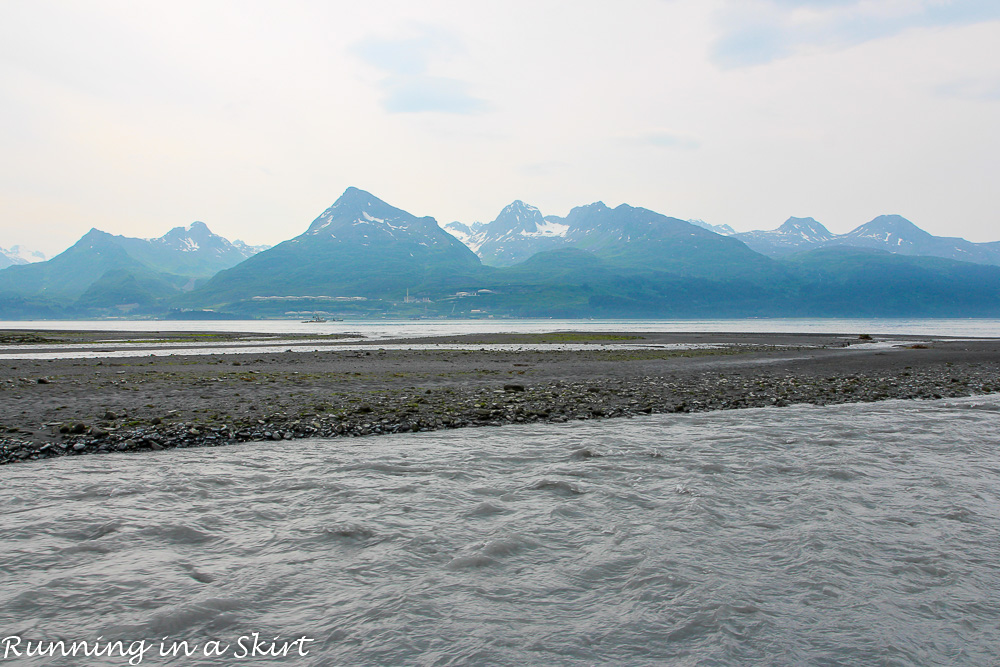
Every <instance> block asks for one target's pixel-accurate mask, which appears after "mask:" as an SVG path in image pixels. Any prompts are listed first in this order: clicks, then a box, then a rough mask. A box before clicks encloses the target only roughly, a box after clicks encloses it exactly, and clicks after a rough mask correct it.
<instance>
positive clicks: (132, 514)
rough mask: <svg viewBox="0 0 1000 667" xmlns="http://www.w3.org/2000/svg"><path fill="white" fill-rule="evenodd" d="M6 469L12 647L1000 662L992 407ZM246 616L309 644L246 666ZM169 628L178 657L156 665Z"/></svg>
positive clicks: (645, 423)
mask: <svg viewBox="0 0 1000 667" xmlns="http://www.w3.org/2000/svg"><path fill="white" fill-rule="evenodd" d="M0 483H2V488H3V494H2V498H0V530H2V536H3V539H2V542H0V638H4V637H7V638H8V639H7V640H5V641H7V643H8V647H10V646H13V642H14V640H13V639H10V638H11V637H18V638H20V639H21V641H22V644H21V645H20V646H21V648H22V649H23V647H24V643H23V642H25V641H27V640H28V639H31V640H39V639H44V640H55V639H63V640H66V641H67V642H68V641H71V640H76V641H80V640H87V641H95V640H97V638H98V637H100V638H102V641H103V642H105V643H107V642H108V641H111V640H123V641H125V640H128V641H137V640H146V641H147V642H148V645H149V646H150V647H153V648H150V649H149V651H148V652H147V653H144V654H143V655H142V656H141V657H142V658H143V659H142V663H141V664H176V665H200V664H213V665H221V664H275V663H278V662H280V663H282V664H303V665H592V664H610V665H653V664H656V665H663V664H670V665H693V664H699V665H700V664H709V665H748V664H768V665H770V664H813V665H816V664H820V665H822V664H827V665H834V664H836V665H844V664H847V665H931V664H952V665H986V664H996V663H997V661H998V659H1000V604H998V602H997V591H1000V568H998V565H997V564H998V563H1000V396H988V397H985V398H984V397H979V398H970V399H961V400H950V401H937V402H916V401H910V402H904V401H892V402H886V403H879V404H866V405H841V406H835V407H823V408H818V407H808V406H794V407H790V408H781V409H757V410H744V411H731V412H716V413H703V414H690V415H676V416H674V415H671V416H653V417H643V418H637V419H631V420H612V421H603V422H578V423H571V424H563V425H537V426H524V427H520V426H518V427H503V428H483V429H466V430H461V431H451V432H434V433H421V434H407V435H398V436H386V437H378V438H359V439H353V440H317V441H296V442H289V443H277V444H263V443H256V444H246V445H240V446H233V447H227V448H220V449H195V450H187V451H185V450H175V451H164V452H158V453H151V454H143V455H122V454H108V455H103V456H87V457H67V458H62V459H56V460H45V461H38V462H31V463H23V464H15V465H10V466H6V467H4V468H2V469H0ZM253 632H259V633H260V638H261V639H262V640H263V639H266V640H267V642H273V641H274V640H275V638H278V644H279V646H281V645H283V642H288V641H292V640H298V639H299V638H302V637H306V638H307V639H308V640H311V641H302V642H301V643H299V644H297V645H294V648H293V649H292V651H291V656H290V657H287V658H284V659H276V658H267V659H265V658H258V659H256V660H240V659H239V657H240V656H241V655H246V653H247V652H249V650H250V649H251V648H252V646H253V643H252V639H241V638H246V637H252V635H251V633H253ZM165 637H166V638H167V639H164V638H165ZM181 640H185V641H187V642H188V646H189V647H190V648H193V649H195V653H194V654H193V655H192V656H190V657H186V658H184V657H177V658H165V657H160V656H159V655H158V654H157V651H158V650H160V648H161V646H162V647H167V648H169V647H174V648H177V647H178V646H180V645H179V644H177V643H176V642H180V641H181ZM210 640H218V641H221V642H222V643H221V644H220V645H218V646H217V647H216V646H215V645H208V644H206V643H207V642H208V641H210ZM227 644H228V648H225V647H226V645H227ZM127 646H128V645H125V644H123V645H122V648H123V649H124V648H127ZM258 646H259V648H264V647H265V645H264V644H259V645H258ZM267 646H270V644H268V645H267ZM207 647H208V648H218V650H219V651H220V652H225V653H224V655H222V656H221V657H207V658H206V657H204V655H203V652H204V650H205V648H207ZM302 647H304V648H305V649H306V652H307V653H308V655H307V656H305V657H300V656H299V653H298V652H297V651H298V649H300V648H302ZM2 648H3V646H2V645H0V649H2ZM15 648H16V647H15ZM271 650H273V647H272V648H271ZM241 651H242V652H243V653H242V654H241V653H240V652H241ZM0 658H2V656H0ZM7 662H10V663H11V664H88V665H90V664H116V665H122V664H128V659H127V657H124V658H123V657H120V655H119V654H116V655H115V656H112V657H107V656H105V657H101V658H93V657H92V658H87V659H81V658H79V657H78V658H76V659H75V660H74V659H72V658H66V659H55V660H52V659H48V658H46V659H34V660H28V659H26V658H25V657H21V658H19V659H16V658H14V657H10V656H8V658H7ZM0 664H6V663H4V661H3V660H2V659H0Z"/></svg>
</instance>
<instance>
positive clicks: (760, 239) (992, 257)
mask: <svg viewBox="0 0 1000 667" xmlns="http://www.w3.org/2000/svg"><path fill="white" fill-rule="evenodd" d="M731 236H732V237H733V238H737V239H739V240H740V241H743V242H744V243H746V244H747V245H748V246H749V247H750V248H752V249H753V250H756V251H757V252H759V253H762V254H765V255H768V256H770V257H784V256H787V255H790V254H793V253H796V252H801V251H802V250H813V249H816V248H826V247H830V246H851V247H854V248H870V249H873V250H884V251H886V252H891V253H893V254H896V255H911V256H917V257H943V258H945V259H955V260H959V261H962V262H974V263H976V264H992V265H994V266H1000V242H996V241H994V242H992V243H972V242H971V241H966V240H965V239H961V238H953V237H948V236H934V235H932V234H929V233H927V232H925V231H924V230H922V229H920V228H919V227H917V226H916V225H915V224H913V223H912V222H910V221H909V220H907V219H906V218H904V217H902V216H900V215H880V216H878V217H877V218H875V219H874V220H871V221H870V222H866V223H865V224H863V225H861V226H859V227H857V228H855V229H853V230H852V231H850V232H848V233H846V234H833V233H831V232H830V230H828V229H827V228H826V227H824V226H823V225H822V224H820V223H819V222H816V220H814V219H813V218H789V219H788V220H786V221H785V222H784V223H783V224H782V225H781V226H780V227H778V228H777V229H775V230H772V231H754V232H742V233H733V234H731Z"/></svg>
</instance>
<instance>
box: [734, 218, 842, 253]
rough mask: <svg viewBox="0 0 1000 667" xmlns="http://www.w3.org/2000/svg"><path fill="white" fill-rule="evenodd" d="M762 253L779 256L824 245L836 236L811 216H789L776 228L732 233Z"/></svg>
mask: <svg viewBox="0 0 1000 667" xmlns="http://www.w3.org/2000/svg"><path fill="white" fill-rule="evenodd" d="M733 236H734V237H735V238H737V239H739V240H740V241H743V242H744V243H746V244H747V245H748V246H750V248H752V249H753V250H756V251H757V252H759V253H761V254H763V255H769V256H771V257H781V256H783V255H790V254H792V253H795V252H800V251H802V250H811V249H812V248H817V247H820V246H823V245H826V244H827V243H829V242H830V241H832V240H833V239H834V238H836V236H835V235H834V234H832V233H831V232H830V230H829V229H827V228H826V227H824V226H823V225H822V224H820V223H819V222H817V221H816V220H815V219H813V218H794V217H792V218H789V219H788V220H785V222H784V223H782V225H781V226H780V227H778V228H777V229H773V230H771V231H753V232H741V233H738V234H733Z"/></svg>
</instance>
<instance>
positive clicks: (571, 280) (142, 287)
mask: <svg viewBox="0 0 1000 667" xmlns="http://www.w3.org/2000/svg"><path fill="white" fill-rule="evenodd" d="M304 227H305V230H304V231H303V232H302V233H300V234H299V235H297V236H295V237H293V238H291V239H289V240H287V241H284V242H282V243H279V244H278V245H276V246H274V247H273V248H267V249H262V250H260V251H259V252H255V251H256V250H257V249H255V248H249V247H247V246H245V245H237V244H236V243H230V242H229V241H226V240H225V239H222V238H221V237H219V236H216V235H214V234H212V233H211V232H210V231H209V230H208V228H207V227H205V226H204V225H203V224H202V223H194V224H193V225H191V226H189V227H181V228H175V229H173V230H171V231H170V232H168V233H167V234H165V235H164V236H163V237H160V238H159V239H133V238H128V237H122V236H112V235H110V234H106V233H104V232H100V231H98V230H96V229H95V230H91V231H90V232H88V233H87V234H86V235H85V236H84V237H83V238H82V239H81V240H80V241H79V242H77V243H76V244H75V245H74V246H73V247H71V248H70V249H68V250H67V251H66V252H64V253H61V254H60V255H58V256H56V257H54V258H53V259H51V260H48V261H46V262H39V263H36V264H31V265H23V266H12V267H9V268H7V269H3V270H0V317H7V318H11V317H27V316H34V317H39V316H54V315H53V313H56V314H61V316H99V315H108V314H120V313H121V312H132V313H133V314H136V313H145V314H147V315H157V314H159V315H161V316H162V315H165V314H168V313H171V314H172V315H171V316H177V317H216V316H219V317H222V316H229V317H253V316H289V315H292V316H296V315H300V314H302V313H313V312H327V313H334V314H337V315H343V316H352V317H367V316H378V317H384V316H396V317H425V316H426V317H485V316H515V317H531V316H535V317H675V318H676V317H748V316H814V317H815V316H841V317H843V316H886V317H891V316H991V317H995V316H998V315H1000V267H997V266H990V265H988V264H989V263H990V262H989V261H987V260H989V259H990V258H991V255H990V254H989V252H990V251H991V249H992V248H994V247H995V246H997V245H998V244H971V243H969V242H967V241H963V240H962V239H941V238H938V237H933V236H931V235H930V234H927V233H926V232H923V231H922V230H920V229H919V228H917V227H916V226H914V225H912V223H909V222H908V221H906V220H904V219H902V218H899V217H898V216H882V217H880V218H876V219H875V220H873V221H872V222H871V223H867V224H866V225H862V226H861V227H859V228H858V229H856V230H854V231H853V232H851V233H850V234H845V235H835V234H831V233H830V232H829V230H827V229H826V228H825V227H823V225H821V224H820V223H818V222H816V221H815V220H813V219H811V218H791V219H789V220H788V221H786V222H785V223H784V224H783V225H782V226H781V227H779V228H778V229H777V230H774V231H772V232H747V233H743V234H740V233H725V234H720V233H718V231H724V232H731V231H732V230H731V228H727V227H724V226H723V227H713V226H711V225H707V223H703V222H702V221H685V220H680V219H678V218H672V217H669V216H665V215H662V214H660V213H657V212H655V211H651V210H649V209H645V208H640V207H633V206H630V205H627V204H622V205H619V206H616V207H614V208H612V207H609V206H606V205H605V204H603V203H602V202H595V203H593V204H588V205H584V206H579V207H576V208H574V209H572V210H571V211H570V212H569V213H568V214H567V215H566V216H565V217H558V216H543V215H542V213H541V212H540V211H539V210H538V209H537V208H535V207H533V206H530V205H528V204H526V203H524V202H522V201H515V202H513V203H511V204H510V205H508V206H506V207H504V209H503V210H502V211H500V213H499V215H497V217H496V218H495V219H494V220H493V221H492V222H489V223H474V224H472V225H463V224H461V223H457V222H453V223H449V224H448V225H447V226H446V227H445V228H442V227H440V226H439V225H438V223H437V222H436V221H435V219H434V218H431V217H418V216H415V215H413V214H411V213H408V212H407V211H404V210H402V209H399V208H396V207H394V206H392V205H390V204H388V203H386V202H384V201H382V200H380V199H378V198H377V197H375V196H374V195H372V194H371V193H368V192H365V191H363V190H359V189H357V188H353V187H352V188H348V189H347V190H346V191H345V192H344V193H343V195H341V197H340V198H339V199H337V201H336V202H335V203H334V204H333V205H332V206H330V207H329V208H328V209H326V210H325V211H323V212H322V213H321V214H320V215H319V216H318V217H317V218H316V219H314V220H313V221H312V222H311V223H310V224H308V225H307V226H306V225H304ZM959 241H961V242H962V243H958V242H959ZM963 244H964V245H963ZM885 248H891V249H894V250H896V251H897V252H895V253H890V252H887V251H886V250H885ZM934 252H937V253H944V252H959V253H964V254H960V255H959V256H958V257H959V258H958V259H956V258H955V257H936V256H923V255H922V254H921V253H926V254H931V253H934ZM970 259H976V260H978V261H979V263H974V262H972V261H967V260H970Z"/></svg>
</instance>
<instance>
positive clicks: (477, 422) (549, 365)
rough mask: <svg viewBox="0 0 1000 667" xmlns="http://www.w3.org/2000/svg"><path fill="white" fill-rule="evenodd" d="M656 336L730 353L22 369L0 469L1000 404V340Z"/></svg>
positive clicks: (230, 359)
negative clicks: (406, 438)
mask: <svg viewBox="0 0 1000 667" xmlns="http://www.w3.org/2000/svg"><path fill="white" fill-rule="evenodd" d="M656 336H657V335H647V334H644V335H643V339H644V340H645V342H649V343H650V344H654V343H660V344H670V345H674V344H677V341H678V340H681V339H686V340H688V341H690V342H691V343H693V344H697V345H717V346H718V347H714V348H708V349H705V348H701V349H688V350H684V349H665V348H644V349H604V348H602V346H601V345H600V344H599V343H595V346H594V349H584V350H572V351H567V350H563V351H539V350H529V351H523V350H522V351H517V350H504V351H486V350H479V351H476V350H453V349H435V350H426V349H425V350H384V349H379V348H378V346H377V345H372V346H371V349H370V350H363V351H358V350H351V351H333V352H322V353H313V352H294V351H288V352H283V353H280V354H268V355H262V356H261V355H252V354H251V355H240V354H225V355H212V354H201V355H189V356H172V357H155V358H154V357H137V358H134V359H107V358H105V359H83V360H81V359H74V360H44V361H29V360H20V361H16V362H15V361H13V360H12V361H11V362H9V363H7V364H6V365H5V369H4V374H3V376H2V377H0V397H2V399H3V400H2V407H0V425H2V429H3V434H2V436H0V463H11V462H18V461H25V460H34V459H40V458H48V457H55V456H71V455H80V454H94V453H107V452H140V451H157V450H163V449H171V448H183V447H203V446H220V445H226V444H232V443H237V442H248V441H260V442H261V443H262V444H261V446H266V444H265V443H266V442H268V441H276V440H291V439H298V438H314V437H326V438H329V437H354V436H365V435H377V434H389V433H401V432H410V431H431V430H436V429H444V428H463V427H474V426H500V425H504V424H518V423H529V422H548V423H561V422H566V421H568V420H577V419H607V418H622V417H632V416H636V415H647V414H657V413H675V412H695V411H706V410H731V409H739V408H747V407H767V406H777V407H781V406H785V405H790V404H794V403H811V404H816V405H826V404H833V403H848V402H869V401H879V400H886V399H893V398H896V399H935V398H942V397H958V396H969V395H973V394H987V393H991V392H997V391H1000V341H997V340H993V339H989V340H976V341H942V340H929V339H921V340H917V341H914V340H913V339H910V340H906V341H902V340H891V339H886V340H884V341H882V347H879V346H878V345H876V343H878V340H875V341H870V340H867V339H865V340H858V339H857V338H856V337H855V338H854V339H844V338H843V337H830V336H826V337H822V336H803V335H798V336H792V335H768V336H764V335H754V336H750V335H722V334H715V335H710V336H707V335H697V334H671V335H660V336H659V337H658V338H657V337H656ZM685 337H686V338H685ZM478 338H482V337H481V336H480V337H478ZM478 338H477V341H478ZM496 340H497V339H496V338H493V339H491V340H490V341H480V342H495V341H496ZM606 340H607V339H606ZM606 340H605V343H606ZM420 342H426V341H420ZM439 342H440V343H441V344H442V345H443V346H446V345H447V344H448V343H449V341H439ZM450 342H455V341H450ZM462 342H465V343H468V342H469V339H466V340H463V341H462ZM857 343H861V344H860V345H859V344H857ZM869 346H871V347H869ZM303 446H308V442H304V443H303Z"/></svg>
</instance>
